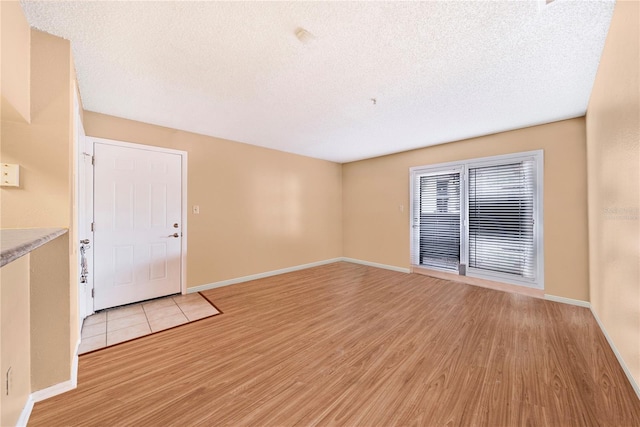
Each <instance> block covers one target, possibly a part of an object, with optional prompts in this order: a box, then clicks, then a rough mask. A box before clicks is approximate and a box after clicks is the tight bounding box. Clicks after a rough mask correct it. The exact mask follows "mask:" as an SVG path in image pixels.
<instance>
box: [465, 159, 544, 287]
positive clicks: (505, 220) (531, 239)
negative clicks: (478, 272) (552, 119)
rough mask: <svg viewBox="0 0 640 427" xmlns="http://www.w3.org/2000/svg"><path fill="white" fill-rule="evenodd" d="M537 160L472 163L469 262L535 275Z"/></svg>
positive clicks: (507, 272)
mask: <svg viewBox="0 0 640 427" xmlns="http://www.w3.org/2000/svg"><path fill="white" fill-rule="evenodd" d="M535 186H536V177H535V162H534V161H533V160H531V161H528V160H527V161H523V162H518V163H512V164H502V165H498V166H489V167H477V168H474V167H470V168H469V189H468V200H469V207H468V209H469V241H468V245H469V260H468V262H469V267H470V268H478V269H482V270H488V271H490V272H498V273H506V274H512V275H516V276H519V277H521V278H524V279H530V280H534V279H535V272H536V260H535V256H536V255H535V254H536V251H535V249H536V248H535V236H534V200H535Z"/></svg>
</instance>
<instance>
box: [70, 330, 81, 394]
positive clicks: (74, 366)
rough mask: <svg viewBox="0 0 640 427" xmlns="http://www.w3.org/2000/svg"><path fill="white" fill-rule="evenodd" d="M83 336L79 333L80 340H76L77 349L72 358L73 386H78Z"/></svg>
mask: <svg viewBox="0 0 640 427" xmlns="http://www.w3.org/2000/svg"><path fill="white" fill-rule="evenodd" d="M81 341H82V336H81V335H78V341H76V349H75V351H74V352H73V359H72V360H71V384H73V388H76V387H78V350H79V349H80V342H81Z"/></svg>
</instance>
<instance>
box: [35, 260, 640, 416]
mask: <svg viewBox="0 0 640 427" xmlns="http://www.w3.org/2000/svg"><path fill="white" fill-rule="evenodd" d="M204 294H205V295H206V296H207V297H208V298H209V299H210V300H211V301H213V302H214V303H215V304H216V306H218V307H219V308H220V310H222V311H223V312H224V314H221V315H219V316H215V317H211V318H208V319H204V320H200V321H198V322H195V323H191V324H187V325H184V326H181V327H178V328H175V329H171V330H168V331H165V332H161V333H158V334H155V335H151V336H148V337H144V338H141V339H138V340H136V341H132V342H127V343H124V344H120V345H117V346H115V347H111V348H107V349H105V350H100V351H98V352H95V353H91V354H87V355H85V356H81V357H80V367H79V378H78V388H77V389H76V390H74V391H71V392H68V393H65V394H63V395H60V396H57V397H54V398H52V399H49V400H46V401H44V402H40V403H37V404H36V405H35V408H34V410H33V413H32V416H31V420H30V425H34V426H49V427H50V426H59V425H82V426H90V425H105V426H113V425H132V426H133V425H135V426H143V425H150V426H170V425H175V426H195V425H208V426H222V425H230V426H245V425H254V426H294V425H296V426H306V425H345V426H393V425H416V426H420V425H422V426H442V425H451V426H454V425H462V426H471V425H482V426H520V425H522V426H525V425H526V426H544V425H554V426H572V425H575V426H596V425H600V426H639V425H640V400H638V398H637V397H636V395H635V394H634V392H633V390H632V388H631V386H630V384H629V383H628V381H627V379H626V378H625V376H624V374H623V372H622V369H621V367H620V365H619V364H618V363H617V360H616V358H615V356H614V355H613V353H612V351H611V349H610V348H609V346H608V344H607V342H606V340H605V338H604V337H603V335H602V333H601V332H600V330H599V329H598V326H597V324H596V322H595V320H594V319H593V317H592V315H591V313H590V312H589V310H587V309H585V308H581V307H574V306H570V305H565V304H560V303H555V302H550V301H545V300H541V299H535V298H531V297H527V296H523V295H517V294H512V293H505V292H499V291H494V290H490V289H484V288H480V287H474V286H470V285H464V284H461V283H454V282H449V281H446V280H442V279H435V278H429V277H425V276H421V275H415V274H412V275H407V274H403V273H397V272H392V271H386V270H380V269H375V268H371V267H365V266H360V265H355V264H349V263H336V264H330V265H326V266H321V267H316V268H312V269H308V270H304V271H299V272H294V273H289V274H285V275H281V276H275V277H271V278H267V279H262V280H258V281H253V282H248V283H244V284H238V285H233V286H228V287H224V288H218V289H213V290H210V291H205V292H204Z"/></svg>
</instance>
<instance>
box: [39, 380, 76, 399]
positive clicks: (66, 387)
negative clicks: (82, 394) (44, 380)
mask: <svg viewBox="0 0 640 427" xmlns="http://www.w3.org/2000/svg"><path fill="white" fill-rule="evenodd" d="M74 388H76V385H75V384H73V381H72V380H67V381H64V382H61V383H58V384H54V385H52V386H51V387H47V388H43V389H42V390H38V391H34V392H33V393H31V398H32V399H33V401H34V402H35V403H37V402H40V401H42V400H46V399H49V398H50V397H53V396H57V395H59V394H62V393H66V392H68V391H71V390H73V389H74Z"/></svg>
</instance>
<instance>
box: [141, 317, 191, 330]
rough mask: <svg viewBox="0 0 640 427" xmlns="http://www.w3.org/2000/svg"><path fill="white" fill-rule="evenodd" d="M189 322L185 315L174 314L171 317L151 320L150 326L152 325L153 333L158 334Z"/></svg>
mask: <svg viewBox="0 0 640 427" xmlns="http://www.w3.org/2000/svg"><path fill="white" fill-rule="evenodd" d="M188 321H189V320H188V319H187V318H186V317H185V315H184V314H182V312H180V313H178V314H173V315H170V316H165V317H159V318H156V319H149V324H150V325H151V330H152V331H153V332H158V331H162V330H164V329H169V328H173V327H174V326H178V325H182V324H184V323H187V322H188Z"/></svg>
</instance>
